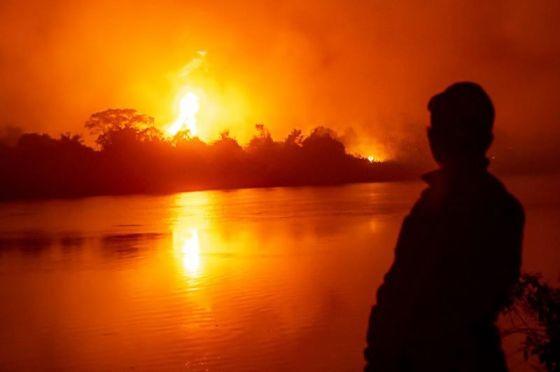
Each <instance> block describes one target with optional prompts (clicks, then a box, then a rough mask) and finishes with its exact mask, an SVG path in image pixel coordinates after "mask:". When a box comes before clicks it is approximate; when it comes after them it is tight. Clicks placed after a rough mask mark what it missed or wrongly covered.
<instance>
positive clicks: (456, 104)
mask: <svg viewBox="0 0 560 372" xmlns="http://www.w3.org/2000/svg"><path fill="white" fill-rule="evenodd" d="M428 110H429V111H430V113H431V120H430V123H431V128H430V130H431V131H432V132H434V136H437V137H438V142H439V143H438V146H439V148H440V150H441V151H443V152H445V153H446V155H449V156H451V157H453V156H456V155H467V156H470V155H480V154H481V153H482V154H484V153H485V152H486V150H487V149H488V147H489V146H490V143H491V142H492V127H493V125H494V116H495V113H494V105H493V104H492V101H491V100H490V97H489V96H488V94H487V93H486V92H485V91H484V89H482V87H481V86H480V85H478V84H476V83H471V82H460V83H455V84H453V85H451V86H450V87H448V88H447V89H445V90H444V91H443V92H442V93H439V94H437V95H435V96H434V97H432V99H430V102H429V103H428Z"/></svg>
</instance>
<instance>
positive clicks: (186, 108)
mask: <svg viewBox="0 0 560 372" xmlns="http://www.w3.org/2000/svg"><path fill="white" fill-rule="evenodd" d="M199 110H200V103H199V99H198V96H197V95H196V94H194V93H193V92H187V93H185V94H184V95H183V96H182V97H181V99H180V100H179V115H178V116H177V119H175V121H174V122H173V123H172V124H171V125H170V126H169V127H168V128H167V132H168V133H169V134H170V135H175V134H177V132H179V131H181V130H185V129H188V131H189V134H190V135H191V136H196V135H197V128H196V114H197V113H198V111H199Z"/></svg>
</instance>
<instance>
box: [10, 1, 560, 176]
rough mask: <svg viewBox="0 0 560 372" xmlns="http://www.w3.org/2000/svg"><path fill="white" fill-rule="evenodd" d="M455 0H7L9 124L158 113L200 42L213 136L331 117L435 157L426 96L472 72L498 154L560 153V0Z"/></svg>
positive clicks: (204, 116) (362, 134)
mask: <svg viewBox="0 0 560 372" xmlns="http://www.w3.org/2000/svg"><path fill="white" fill-rule="evenodd" d="M405 3H406V4H405ZM428 3H429V5H427V4H428ZM450 3H451V2H449V1H430V2H427V1H424V0H418V1H408V2H400V1H399V2H397V1H352V2H344V3H343V2H340V1H324V0H321V1H318V0H314V1H308V2H303V1H295V0H293V1H292V0H290V1H281V0H280V1H270V2H269V1H258V2H257V1H255V2H242V1H205V2H202V1H197V2H189V1H171V0H161V1H147V0H136V1H119V2H117V1H107V0H98V1H91V0H81V1H68V0H51V1H26V2H22V1H18V0H2V1H1V2H0V81H1V82H2V83H1V87H2V89H1V90H0V125H1V124H11V125H17V126H20V127H23V128H24V129H26V130H37V131H47V132H49V133H59V132H61V131H73V132H83V123H84V121H85V120H86V119H87V117H88V116H89V114H91V113H93V112H96V111H100V110H103V109H106V108H116V107H120V108H124V107H132V108H136V109H138V110H139V111H141V112H143V113H146V114H149V115H152V116H154V117H155V118H156V122H157V123H159V124H160V125H162V126H163V125H165V124H167V123H169V122H170V121H171V120H172V119H173V117H174V115H175V112H174V110H176V104H175V102H174V101H175V100H176V97H177V92H178V89H179V88H180V87H181V85H180V84H179V82H180V79H178V78H177V76H178V74H179V72H180V71H181V69H182V68H183V67H184V66H185V65H186V64H187V63H188V62H189V61H190V60H192V59H193V58H194V57H195V56H196V55H197V51H199V50H205V51H207V55H206V57H205V62H204V64H203V66H201V67H200V68H199V69H198V70H197V71H196V72H194V73H193V74H192V75H190V76H189V81H188V83H189V84H190V85H191V86H192V87H193V88H194V89H195V90H197V91H198V92H200V94H201V95H202V96H203V97H202V99H201V109H200V116H199V126H200V134H201V136H202V137H206V139H209V138H212V137H214V136H215V135H216V134H217V133H218V132H219V131H221V130H223V129H225V128H230V129H231V132H232V134H233V135H234V136H237V137H238V138H239V139H240V140H241V141H246V140H247V138H248V136H249V135H250V134H252V133H253V128H254V124H255V123H257V122H262V123H264V124H265V125H266V126H267V127H269V129H270V131H271V132H272V134H273V136H275V137H282V136H285V135H286V134H287V132H288V131H289V130H291V129H292V128H294V127H298V128H301V129H304V130H308V129H310V128H312V127H314V126H317V125H320V124H324V125H326V126H329V127H332V128H334V129H336V130H338V131H339V133H340V134H343V135H344V139H345V141H347V144H348V145H349V147H350V148H351V149H353V150H355V151H360V152H362V153H364V152H378V153H379V154H381V153H383V154H385V155H387V156H389V157H393V158H416V157H418V153H419V152H420V153H421V154H423V155H424V156H425V155H427V146H426V145H425V143H424V130H425V126H426V121H427V111H426V103H427V101H428V99H429V97H430V96H431V95H432V94H434V93H436V92H437V91H439V90H442V89H443V88H444V87H445V86H446V85H448V84H449V83H451V82H453V81H457V80H465V79H468V80H475V81H477V82H479V83H481V84H482V85H483V86H485V87H486V88H487V89H488V91H489V92H490V94H491V95H492V97H493V98H494V101H495V104H496V106H497V123H496V126H497V136H498V143H497V147H496V153H497V156H506V157H512V158H513V157H515V156H519V157H523V158H534V159H537V158H538V159H542V161H548V162H552V163H555V162H556V159H558V158H560V150H557V148H558V147H559V145H560V140H559V138H560V125H559V123H558V121H559V119H560V104H559V98H560V36H559V33H560V31H558V30H559V29H558V26H557V19H558V17H559V16H560V2H558V1H557V0H542V1H538V2H529V1H525V0H516V1H476V2H475V1H468V2H461V3H462V4H459V3H460V2H453V4H454V5H450ZM500 149H501V150H500ZM555 164H556V163H555ZM550 166H554V165H550Z"/></svg>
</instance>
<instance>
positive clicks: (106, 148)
mask: <svg viewBox="0 0 560 372" xmlns="http://www.w3.org/2000/svg"><path fill="white" fill-rule="evenodd" d="M86 128H87V129H88V130H89V131H90V133H92V134H93V135H94V136H95V137H96V138H97V139H96V142H97V145H98V148H97V149H94V148H92V147H89V146H86V145H85V144H84V143H83V141H82V138H81V137H80V136H78V135H71V134H63V135H61V136H60V137H59V138H53V137H51V136H49V135H47V134H38V133H25V134H21V135H20V136H19V138H17V140H16V141H13V143H12V144H8V143H0V179H1V180H2V181H1V182H0V199H2V200H9V199H21V198H47V197H77V196H86V195H112V194H128V193H167V192H177V191H186V190H200V189H214V188H239V187H264V186H295V185H328V184H340V183H350V182H367V181H387V180H395V179H402V178H405V177H408V176H410V174H409V172H407V171H406V170H404V169H403V168H402V167H401V166H399V165H398V164H395V163H391V162H383V163H377V162H373V163H372V162H369V161H368V160H367V159H363V158H360V157H356V156H352V155H350V154H347V153H346V149H345V147H344V145H343V143H342V142H341V141H340V140H339V139H337V137H336V135H335V133H334V132H333V131H331V130H329V129H327V128H323V127H319V128H316V129H315V130H313V131H312V133H311V134H309V135H307V136H305V135H303V134H302V132H301V131H299V130H294V131H292V132H291V134H290V135H289V136H288V137H287V138H285V139H284V140H283V141H275V140H273V139H272V137H271V135H270V133H269V132H268V131H267V130H266V128H265V127H264V126H262V125H257V127H256V129H257V133H256V135H255V136H254V137H253V139H252V140H251V141H250V143H249V144H248V145H247V146H245V147H242V146H240V145H239V143H238V142H237V141H236V140H235V139H234V138H232V137H230V136H229V133H228V132H224V133H222V135H221V137H220V138H219V139H218V140H217V141H215V142H212V143H204V142H202V141H201V140H200V139H198V138H196V137H194V138H193V137H191V136H190V135H189V133H188V132H180V133H178V134H177V135H175V136H174V137H173V138H166V137H164V136H163V135H162V133H161V132H160V131H159V130H158V129H157V128H155V127H154V122H153V119H152V118H151V117H149V116H146V115H142V114H139V113H137V112H136V111H135V110H132V109H111V110H106V111H103V112H99V113H96V114H93V115H92V116H91V117H90V119H89V120H88V121H87V122H86Z"/></svg>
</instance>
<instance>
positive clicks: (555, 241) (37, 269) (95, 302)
mask: <svg viewBox="0 0 560 372" xmlns="http://www.w3.org/2000/svg"><path fill="white" fill-rule="evenodd" d="M554 182H556V181H550V180H549V179H546V180H541V179H539V180H537V179H523V178H516V179H511V180H509V182H508V185H510V186H511V189H512V190H513V191H514V192H516V193H517V194H518V195H519V196H520V197H521V199H522V201H523V202H524V203H525V206H526V209H527V215H528V223H527V232H526V239H525V242H526V244H525V246H526V249H525V255H524V256H525V257H524V260H525V261H524V265H525V269H527V270H529V271H541V272H543V273H544V274H545V276H546V277H547V278H548V279H549V280H553V281H556V280H557V279H558V274H559V272H560V255H559V253H558V252H559V250H558V249H557V247H558V246H559V243H560V233H559V231H558V229H557V227H558V226H559V222H560V203H559V202H558V201H559V198H558V197H557V192H556V190H557V189H558V188H557V186H560V183H554ZM422 187H423V186H422V185H421V184H420V183H419V182H414V183H380V184H358V185H347V186H338V187H302V188H272V189H245V190H235V191H206V192H193V193H183V194H176V195H166V196H122V197H95V198H85V199H78V200H53V201H42V202H18V203H6V204H1V205H0V301H1V304H2V306H0V369H56V370H75V369H89V370H94V369H95V370H121V369H138V370H146V369H147V370H150V369H151V370H156V369H157V370H162V369H166V370H192V371H206V370H210V371H216V370H217V371H222V370H230V371H231V370H236V371H237V370H240V371H242V370H247V371H249V370H253V371H262V370H269V371H285V370H305V371H356V370H360V368H361V366H362V356H361V351H362V349H363V346H364V334H365V330H366V326H367V318H368V314H369V309H370V306H371V305H372V303H373V301H374V293H375V290H376V288H377V287H378V285H379V284H380V282H381V280H382V276H383V274H384V273H385V271H386V270H387V268H388V266H389V265H390V263H391V261H392V257H393V247H394V243H395V240H396V235H397V233H398V229H399V227H400V222H401V220H402V218H403V216H404V215H405V213H406V212H407V211H408V209H409V208H410V206H411V204H412V203H413V201H414V200H415V199H416V198H417V197H418V195H419V192H420V190H421V189H422ZM510 349H511V350H510ZM513 349H514V348H513V347H512V346H508V357H509V360H510V365H511V366H512V369H514V370H515V369H523V365H522V364H521V363H520V361H519V360H520V356H519V355H518V354H517V355H516V354H515V352H514V350H513Z"/></svg>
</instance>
